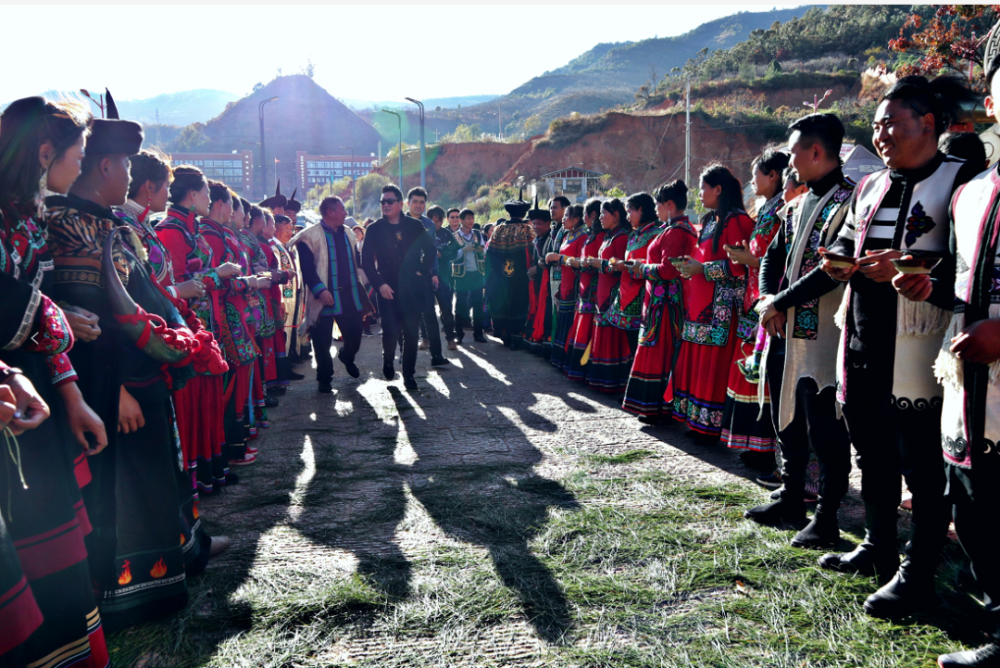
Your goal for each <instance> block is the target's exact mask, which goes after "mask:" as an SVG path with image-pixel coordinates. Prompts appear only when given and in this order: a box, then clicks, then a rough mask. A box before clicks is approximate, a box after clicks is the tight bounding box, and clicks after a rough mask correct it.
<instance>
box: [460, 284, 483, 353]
mask: <svg viewBox="0 0 1000 668" xmlns="http://www.w3.org/2000/svg"><path fill="white" fill-rule="evenodd" d="M470 308H471V309H472V322H471V323H470V322H469V309H470ZM467 324H471V325H472V329H473V333H474V334H475V335H476V336H482V333H483V289H482V288H477V289H475V290H459V291H456V292H455V336H456V337H457V339H458V340H459V341H461V340H462V339H463V338H465V332H463V331H462V328H463V326H466V325H467Z"/></svg>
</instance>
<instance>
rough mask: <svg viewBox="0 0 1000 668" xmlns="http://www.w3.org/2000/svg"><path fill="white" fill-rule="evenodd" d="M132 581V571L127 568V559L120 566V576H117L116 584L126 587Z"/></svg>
mask: <svg viewBox="0 0 1000 668" xmlns="http://www.w3.org/2000/svg"><path fill="white" fill-rule="evenodd" d="M131 581H132V569H130V568H129V561H128V559H126V560H125V563H124V564H122V574H121V575H119V576H118V584H120V585H127V584H128V583H129V582H131Z"/></svg>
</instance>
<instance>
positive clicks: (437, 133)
mask: <svg viewBox="0 0 1000 668" xmlns="http://www.w3.org/2000/svg"><path fill="white" fill-rule="evenodd" d="M440 134H441V131H440V130H435V131H434V143H435V144H437V143H438V142H439V141H440V138H439V136H438V135H440Z"/></svg>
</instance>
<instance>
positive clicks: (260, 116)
mask: <svg viewBox="0 0 1000 668" xmlns="http://www.w3.org/2000/svg"><path fill="white" fill-rule="evenodd" d="M277 99H278V96H277V95H276V96H274V97H269V98H267V99H266V100H262V101H261V103H260V104H258V105H257V120H259V121H260V190H261V192H262V193H263V194H264V197H267V161H266V160H265V158H264V105H265V104H267V103H268V102H273V101H275V100H277Z"/></svg>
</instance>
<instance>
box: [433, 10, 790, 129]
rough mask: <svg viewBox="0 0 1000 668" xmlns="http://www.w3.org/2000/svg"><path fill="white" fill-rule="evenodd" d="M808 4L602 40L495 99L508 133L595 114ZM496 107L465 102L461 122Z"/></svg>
mask: <svg viewBox="0 0 1000 668" xmlns="http://www.w3.org/2000/svg"><path fill="white" fill-rule="evenodd" d="M808 9H809V7H807V6H803V7H795V8H789V9H786V8H782V9H775V10H772V11H769V12H740V13H738V14H733V15H731V16H727V17H724V18H721V19H716V20H715V21H709V22H708V23H703V24H702V25H700V26H698V27H697V28H695V29H694V30H691V31H690V32H687V33H685V34H683V35H678V36H676V37H659V38H653V39H646V40H642V41H640V42H622V43H606V44H598V45H597V46H595V47H594V48H592V49H590V50H589V51H587V52H586V53H584V54H583V55H581V56H578V57H577V58H574V59H573V60H571V61H570V62H569V63H567V64H566V65H564V66H562V67H560V68H557V69H555V70H551V71H549V72H545V73H544V74H542V75H539V76H536V77H534V78H533V79H531V80H529V81H527V82H525V83H524V84H522V85H520V86H518V87H517V88H515V89H514V90H512V91H511V92H510V93H508V94H507V95H504V96H502V97H500V98H498V99H497V100H496V101H497V102H499V103H502V104H503V114H504V119H505V120H504V126H505V132H507V133H514V132H519V131H522V132H523V131H525V126H524V122H525V121H526V120H527V119H528V118H529V117H531V116H534V115H537V116H538V121H540V123H539V124H538V126H537V127H538V129H539V131H544V130H545V128H546V127H547V126H548V124H549V123H550V122H551V121H552V120H554V119H555V118H557V117H558V115H561V114H564V113H569V112H570V111H577V112H579V113H592V112H596V111H600V109H601V108H612V107H614V106H616V105H618V104H622V103H624V102H631V101H633V99H634V97H633V96H634V94H635V92H636V90H637V89H638V88H639V86H641V85H642V84H643V83H645V82H646V80H647V79H649V77H650V69H651V68H655V70H656V73H657V75H658V76H660V77H662V76H663V75H664V74H667V73H669V72H670V70H671V69H672V68H674V67H680V66H683V65H684V63H686V62H687V60H688V59H690V58H694V57H695V55H696V54H697V53H698V51H700V50H701V49H703V48H706V47H707V48H708V49H709V50H710V51H715V50H717V49H728V48H730V47H732V46H734V45H736V44H737V43H739V42H742V41H743V40H745V39H747V38H748V37H749V36H750V33H751V32H753V31H754V30H758V29H767V28H769V27H770V26H771V25H772V24H773V23H774V22H775V21H780V22H784V21H788V20H790V19H792V18H793V17H795V16H801V15H802V14H804V13H805V12H806V11H807V10H808ZM574 100H575V101H577V105H576V107H573V102H574ZM567 106H569V107H572V108H567ZM495 107H496V105H495V104H493V103H490V104H488V105H476V106H472V107H468V108H466V107H465V106H464V105H463V107H462V110H461V114H462V116H463V121H462V122H466V123H468V122H476V123H481V124H483V122H484V121H486V120H487V119H488V117H489V114H490V112H495ZM449 113H450V114H452V113H454V112H449ZM515 114H516V115H515ZM494 119H495V116H494ZM507 119H509V121H508V120H507ZM492 123H493V124H495V123H496V121H495V120H493V121H492ZM532 127H535V126H534V125H529V128H528V132H529V134H530V132H531V128H532Z"/></svg>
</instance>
